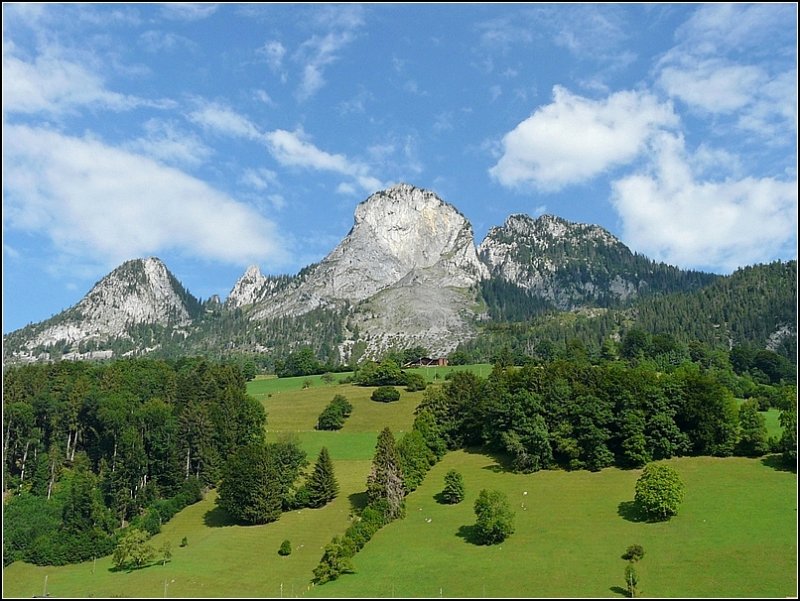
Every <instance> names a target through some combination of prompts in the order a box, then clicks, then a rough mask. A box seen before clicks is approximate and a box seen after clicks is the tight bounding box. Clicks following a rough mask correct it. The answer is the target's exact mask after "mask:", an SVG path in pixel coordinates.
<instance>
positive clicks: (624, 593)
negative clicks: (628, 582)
mask: <svg viewBox="0 0 800 601" xmlns="http://www.w3.org/2000/svg"><path fill="white" fill-rule="evenodd" d="M608 590H610V591H611V592H612V593H617V594H618V595H622V596H623V597H627V596H628V591H626V590H625V589H624V588H622V587H621V586H612V587H611V588H609V589H608Z"/></svg>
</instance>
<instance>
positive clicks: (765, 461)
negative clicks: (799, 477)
mask: <svg viewBox="0 0 800 601" xmlns="http://www.w3.org/2000/svg"><path fill="white" fill-rule="evenodd" d="M761 465H764V466H766V467H771V468H772V469H774V470H777V471H779V472H792V473H794V474H796V473H797V464H794V465H791V464H789V463H787V462H786V461H784V460H783V455H779V454H774V455H767V456H766V457H762V458H761Z"/></svg>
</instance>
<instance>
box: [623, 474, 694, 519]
mask: <svg viewBox="0 0 800 601" xmlns="http://www.w3.org/2000/svg"><path fill="white" fill-rule="evenodd" d="M683 495H684V485H683V482H682V481H681V479H680V476H678V472H676V471H675V469H674V468H672V467H670V466H668V465H664V464H660V463H650V464H648V465H646V466H645V468H644V470H643V471H642V475H641V476H639V479H638V480H637V481H636V489H635V496H634V500H635V502H636V504H637V505H638V506H639V507H640V509H641V510H642V511H643V512H644V513H645V514H646V515H647V517H648V518H649V519H650V520H652V521H664V520H667V519H669V518H670V517H672V516H673V515H676V514H677V513H678V508H679V507H680V504H681V502H682V501H683Z"/></svg>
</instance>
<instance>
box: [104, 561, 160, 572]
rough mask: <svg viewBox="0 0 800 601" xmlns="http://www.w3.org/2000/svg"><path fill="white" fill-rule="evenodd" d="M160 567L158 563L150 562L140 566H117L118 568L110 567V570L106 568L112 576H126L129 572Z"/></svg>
mask: <svg viewBox="0 0 800 601" xmlns="http://www.w3.org/2000/svg"><path fill="white" fill-rule="evenodd" d="M160 565H161V562H160V561H151V562H148V563H145V564H142V565H140V566H134V565H130V564H126V565H124V566H119V567H117V566H111V567H110V568H108V571H109V572H111V573H112V574H115V573H117V572H125V573H127V574H130V573H131V572H136V571H138V570H144V569H145V568H149V567H151V566H160Z"/></svg>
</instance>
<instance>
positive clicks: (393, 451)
mask: <svg viewBox="0 0 800 601" xmlns="http://www.w3.org/2000/svg"><path fill="white" fill-rule="evenodd" d="M367 495H368V496H369V500H370V503H373V502H376V501H379V500H381V499H383V500H385V501H386V502H387V503H388V505H389V507H388V513H387V518H389V519H395V518H397V517H400V516H401V515H402V513H403V497H404V496H405V485H404V483H403V471H402V469H401V467H400V455H399V454H398V452H397V446H396V445H395V440H394V435H392V431H391V430H389V428H384V429H383V431H382V432H381V433H380V434H379V435H378V444H377V446H376V448H375V458H374V459H373V460H372V469H371V470H370V473H369V476H368V477H367Z"/></svg>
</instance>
